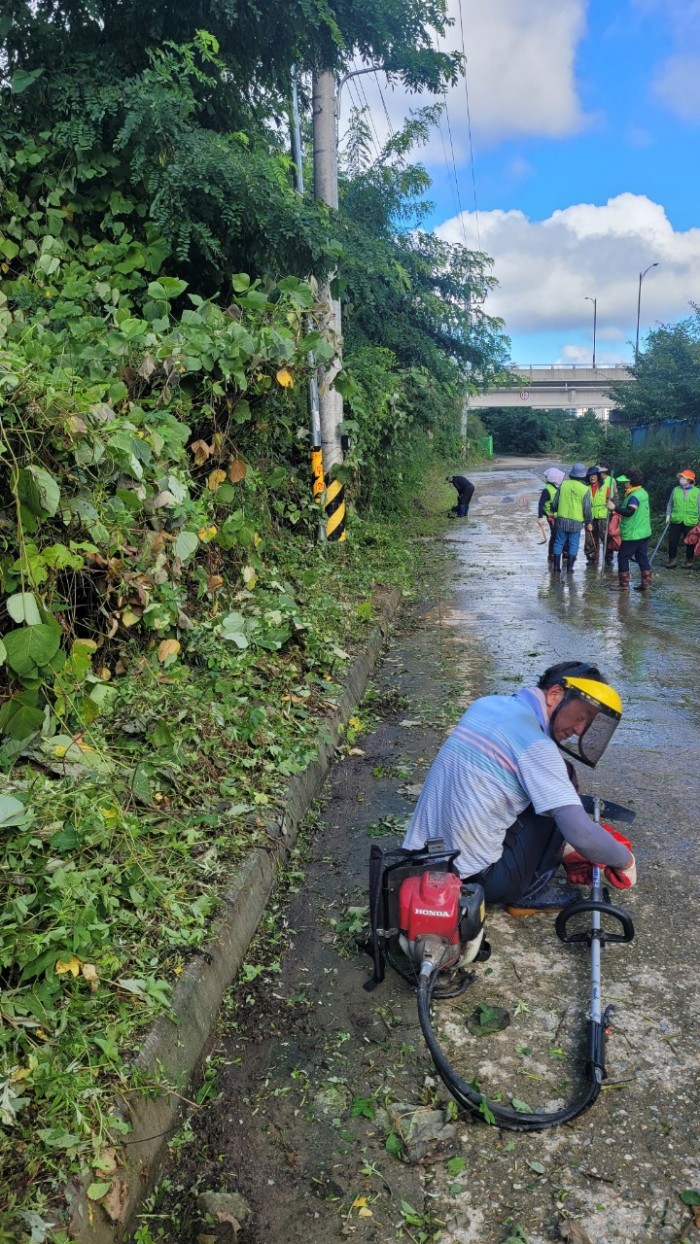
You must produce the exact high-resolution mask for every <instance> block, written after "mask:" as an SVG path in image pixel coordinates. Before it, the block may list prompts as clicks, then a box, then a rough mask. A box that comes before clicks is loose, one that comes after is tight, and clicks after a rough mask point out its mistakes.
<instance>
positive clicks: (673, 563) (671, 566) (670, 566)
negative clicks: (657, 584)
mask: <svg viewBox="0 0 700 1244" xmlns="http://www.w3.org/2000/svg"><path fill="white" fill-rule="evenodd" d="M677 565H678V562H677V561H676V559H675V557H674V558H673V559H672V561H668V562H666V569H667V570H675V569H676V566H677Z"/></svg>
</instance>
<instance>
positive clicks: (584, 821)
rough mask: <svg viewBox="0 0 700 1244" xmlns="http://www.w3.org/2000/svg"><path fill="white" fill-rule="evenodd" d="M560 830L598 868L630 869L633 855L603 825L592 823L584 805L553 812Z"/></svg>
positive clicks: (571, 805) (571, 806) (575, 805)
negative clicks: (602, 866) (605, 866)
mask: <svg viewBox="0 0 700 1244" xmlns="http://www.w3.org/2000/svg"><path fill="white" fill-rule="evenodd" d="M551 815H552V816H553V817H554V819H555V821H556V823H557V828H558V829H559V830H560V832H561V833H562V834H563V836H564V838H565V839H566V841H567V842H569V843H570V844H571V846H572V847H575V849H576V850H577V851H580V853H581V855H585V857H586V859H587V860H593V861H594V862H595V863H596V864H610V865H612V867H613V868H629V866H630V864H631V862H632V859H631V854H630V852H629V851H628V850H627V847H626V846H624V845H623V843H621V842H618V841H617V838H613V836H612V834H609V833H607V832H606V830H604V829H603V828H602V827H601V826H600V825H596V822H595V821H592V820H591V818H590V816H589V815H588V813H587V812H586V811H585V809H584V807H583V805H582V804H580V803H578V804H569V805H567V806H566V807H564V808H552V809H551Z"/></svg>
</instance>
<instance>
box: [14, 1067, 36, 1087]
mask: <svg viewBox="0 0 700 1244" xmlns="http://www.w3.org/2000/svg"><path fill="white" fill-rule="evenodd" d="M31 1074H32V1068H31V1067H13V1068H12V1071H11V1072H10V1084H20V1083H21V1082H22V1080H26V1078H27V1076H30V1075H31Z"/></svg>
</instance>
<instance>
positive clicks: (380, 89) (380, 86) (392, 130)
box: [374, 69, 394, 138]
mask: <svg viewBox="0 0 700 1244" xmlns="http://www.w3.org/2000/svg"><path fill="white" fill-rule="evenodd" d="M374 79H375V82H376V83H377V90H378V91H379V98H380V99H381V101H382V108H383V109H384V116H385V117H386V123H387V125H388V127H389V136H390V137H391V138H393V137H394V127H393V125H392V124H391V117H390V116H389V109H388V108H387V106H386V100H385V99H384V92H383V90H382V84H381V82H380V81H379V74H378V73H377V71H376V69H375V71H374Z"/></svg>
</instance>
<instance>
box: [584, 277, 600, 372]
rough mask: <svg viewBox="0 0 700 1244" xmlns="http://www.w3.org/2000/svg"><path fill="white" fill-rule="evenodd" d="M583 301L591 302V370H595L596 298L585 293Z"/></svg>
mask: <svg viewBox="0 0 700 1244" xmlns="http://www.w3.org/2000/svg"><path fill="white" fill-rule="evenodd" d="M585 301H586V302H592V303H593V370H594V371H595V326H596V315H597V311H598V299H597V298H589V297H588V294H586V297H585Z"/></svg>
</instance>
